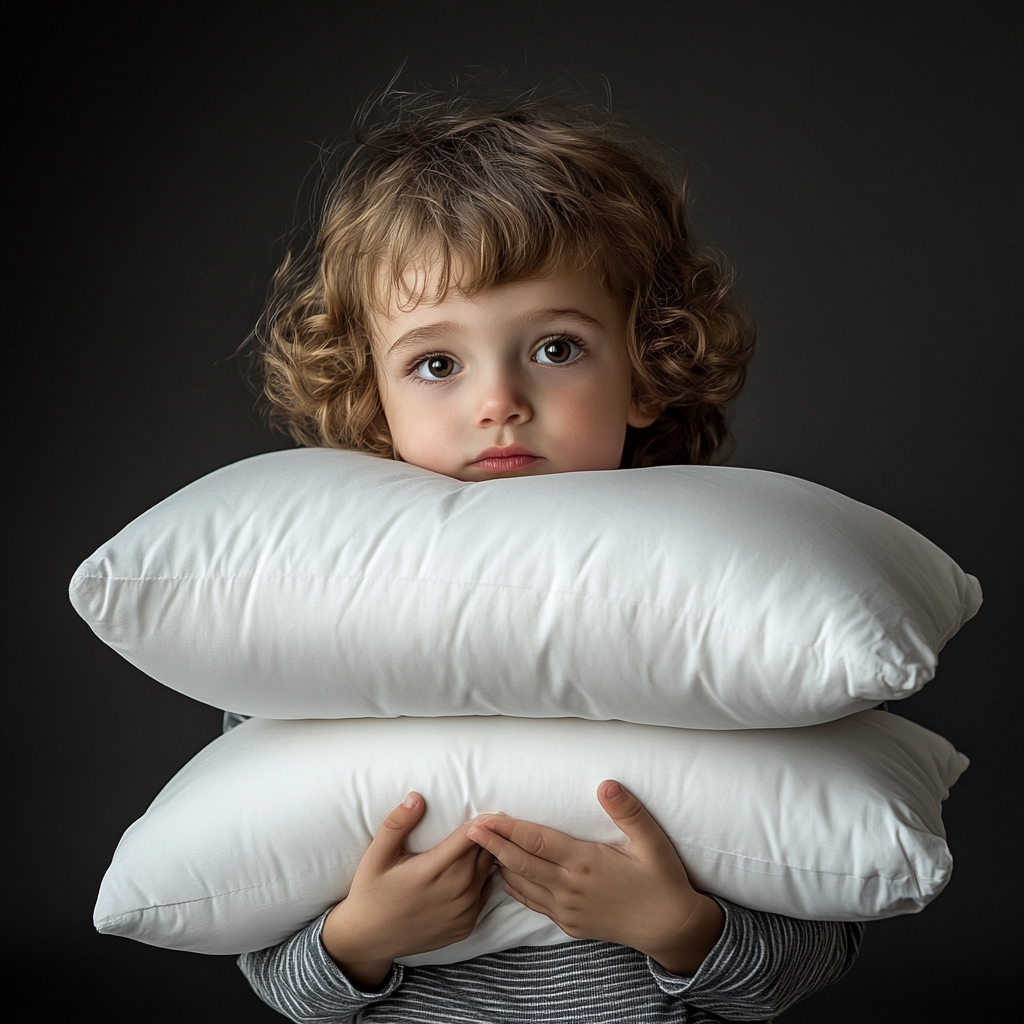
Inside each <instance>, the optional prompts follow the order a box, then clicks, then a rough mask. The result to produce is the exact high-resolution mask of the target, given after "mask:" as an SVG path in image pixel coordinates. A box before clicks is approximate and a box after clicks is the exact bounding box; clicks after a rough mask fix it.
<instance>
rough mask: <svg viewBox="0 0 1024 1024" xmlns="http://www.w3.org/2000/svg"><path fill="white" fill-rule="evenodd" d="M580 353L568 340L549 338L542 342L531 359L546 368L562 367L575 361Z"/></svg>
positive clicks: (573, 343) (577, 347)
mask: <svg viewBox="0 0 1024 1024" xmlns="http://www.w3.org/2000/svg"><path fill="white" fill-rule="evenodd" d="M580 352H582V349H581V348H580V347H579V345H577V344H576V342H574V341H573V340H572V339H570V338H551V339H549V340H548V341H546V342H544V344H543V345H542V346H541V347H540V350H539V351H538V352H537V354H536V355H535V356H534V357H533V358H534V359H536V360H537V362H538V363H544V364H546V365H548V366H564V365H565V364H566V363H571V362H572V361H573V360H574V359H576V358H577V357H578V356H579V354H580Z"/></svg>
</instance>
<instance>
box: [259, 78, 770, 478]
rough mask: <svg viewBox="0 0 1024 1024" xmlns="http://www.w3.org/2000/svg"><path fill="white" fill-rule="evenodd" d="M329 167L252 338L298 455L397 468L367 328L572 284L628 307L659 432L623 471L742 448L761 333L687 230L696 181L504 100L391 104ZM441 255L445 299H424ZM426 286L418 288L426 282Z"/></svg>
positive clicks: (633, 146)
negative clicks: (419, 308)
mask: <svg viewBox="0 0 1024 1024" xmlns="http://www.w3.org/2000/svg"><path fill="white" fill-rule="evenodd" d="M353 136H354V143H353V144H352V145H350V146H349V147H348V150H347V158H346V159H344V160H343V162H339V161H337V159H336V158H335V162H334V167H335V168H336V169H335V170H333V171H332V170H331V166H330V162H328V164H327V165H325V167H324V168H323V172H322V175H321V188H320V192H321V194H322V195H323V202H322V209H321V212H320V214H319V217H318V218H317V220H316V222H315V223H314V226H313V233H312V237H311V239H310V241H309V243H308V244H307V245H306V246H305V248H304V249H302V250H300V251H299V252H298V253H293V252H289V253H288V255H287V256H286V257H285V259H284V261H283V263H282V264H281V266H280V268H279V269H278V271H277V273H276V274H275V276H274V279H273V283H272V286H271V294H270V300H269V302H268V305H267V308H266V311H265V313H264V315H263V317H262V318H261V320H260V323H259V325H258V326H257V329H256V331H255V332H254V337H255V339H256V342H257V348H258V358H259V361H260V364H261V370H262V385H263V393H264V395H265V397H266V399H267V401H268V403H269V408H270V417H271V421H272V423H273V424H274V425H275V426H277V427H278V428H280V429H283V430H285V431H286V432H288V433H289V434H291V436H292V437H293V438H294V439H295V440H296V441H297V442H298V443H300V444H304V445H310V446H321V447H323V446H326V447H336V448H346V449H352V450H356V451H362V452H367V453H370V454H373V455H378V456H382V457H385V458H397V457H398V456H397V453H396V452H395V449H394V446H393V444H392V440H391V435H390V432H389V430H388V424H387V420H386V419H385V417H384V412H383V408H382V405H381V402H380V398H379V395H378V390H377V378H376V370H375V365H374V354H373V344H372V328H371V323H372V319H371V318H372V314H373V313H374V312H381V311H386V310H387V309H388V308H389V306H390V305H391V304H392V303H393V302H394V301H395V296H396V295H401V296H402V301H403V304H404V303H405V302H411V303H413V304H415V303H416V302H418V301H421V300H422V299H424V298H429V299H431V300H440V299H442V298H443V297H444V296H445V295H446V294H447V293H448V291H449V289H451V288H458V289H460V290H463V291H465V292H467V293H470V294H471V293H473V292H476V291H478V290H480V289H484V288H488V287H490V286H493V285H497V284H503V283H510V282H515V281H522V280H528V279H531V278H536V277H541V276H544V275H545V274H548V273H552V272H557V271H562V270H579V271H587V272H589V273H596V274H597V276H598V279H599V280H600V282H601V284H602V286H603V287H605V288H607V289H609V290H610V291H611V292H612V293H613V294H614V295H616V296H617V297H618V298H619V299H620V301H621V302H622V304H623V308H624V309H625V310H626V314H627V315H626V321H627V346H628V350H629V356H630V361H631V364H632V370H633V374H632V391H633V398H634V401H635V403H636V405H637V408H639V409H642V410H645V411H646V412H648V414H650V415H657V419H656V420H655V421H654V422H653V423H652V424H651V425H650V426H649V427H645V428H642V429H639V428H633V427H630V428H628V430H627V437H626V444H625V451H624V453H623V461H622V465H624V466H634V467H639V466H651V465H665V464H676V463H708V462H710V461H711V460H712V458H713V457H714V456H715V454H716V452H719V450H720V449H721V448H722V446H723V444H724V443H725V442H726V441H727V440H728V439H729V431H728V427H727V424H726V420H725V416H724V407H725V405H726V403H728V402H729V401H730V400H731V399H733V398H734V397H735V396H736V395H737V394H738V393H739V391H740V389H741V388H742V387H743V383H744V379H745V374H746V365H747V362H748V360H749V359H750V356H751V354H752V351H753V345H754V327H753V323H752V321H751V320H750V318H749V317H748V316H747V315H746V313H745V312H744V310H743V308H742V306H741V305H740V304H739V302H738V301H737V299H736V297H735V295H734V291H733V279H732V274H731V272H730V271H729V270H728V269H727V268H726V267H725V266H724V265H723V264H722V263H721V262H720V261H719V259H718V258H717V257H716V256H715V254H713V253H712V252H710V251H708V250H704V249H701V248H699V247H698V246H696V245H695V244H694V242H693V241H692V239H691V237H690V232H689V230H688V228H687V224H686V182H685V177H684V178H681V179H680V178H677V177H676V176H675V175H673V173H672V171H671V170H670V169H669V167H668V165H667V163H666V162H665V161H664V160H663V159H661V158H660V157H658V156H656V155H655V154H654V151H653V148H652V147H651V145H650V143H648V142H647V141H645V139H644V137H643V136H642V135H641V134H640V133H639V132H638V131H637V130H636V129H634V128H633V127H632V126H630V125H628V124H627V123H625V122H623V121H621V120H619V119H616V118H614V117H612V116H611V115H607V114H602V113H595V112H593V111H592V110H590V109H589V108H587V107H585V106H577V107H569V106H566V105H563V104H560V103H557V102H554V101H550V100H541V99H537V98H535V97H528V98H526V99H521V100H517V101H515V102H510V103H507V104H505V105H497V104H488V103H486V102H485V101H484V100H482V99H480V98H476V97H473V96H467V95H448V94H439V93H431V92H420V93H405V92H398V91H396V90H389V92H388V93H386V94H385V96H384V97H383V98H382V99H380V100H378V101H377V102H376V103H374V104H372V105H370V106H368V107H366V108H364V109H363V110H362V111H361V112H360V114H359V115H357V118H356V123H355V127H354V132H353ZM424 261H428V262H429V263H430V265H431V266H432V268H434V269H435V270H436V274H435V275H432V276H431V280H434V281H436V295H432V296H424V295H423V289H424V288H425V285H422V284H421V285H420V286H419V292H418V293H416V294H412V293H410V285H409V283H408V281H409V279H408V277H407V272H409V271H410V270H415V269H416V268H418V267H421V266H422V265H423V263H424ZM419 279H420V280H421V281H422V275H420V277H419Z"/></svg>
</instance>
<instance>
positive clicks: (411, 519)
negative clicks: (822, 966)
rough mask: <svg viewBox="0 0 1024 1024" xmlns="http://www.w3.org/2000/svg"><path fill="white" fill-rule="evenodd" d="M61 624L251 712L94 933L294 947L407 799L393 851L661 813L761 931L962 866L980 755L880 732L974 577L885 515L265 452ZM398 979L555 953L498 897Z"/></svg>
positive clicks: (236, 948) (95, 574) (530, 922)
mask: <svg viewBox="0 0 1024 1024" xmlns="http://www.w3.org/2000/svg"><path fill="white" fill-rule="evenodd" d="M71 597H72V601H73V602H74V605H75V607H76V608H77V609H78V611H79V613H80V614H81V615H82V616H83V618H85V619H86V621H87V622H88V623H89V624H90V626H91V627H92V628H93V629H94V630H95V632H96V633H97V634H98V635H99V636H100V637H101V638H102V639H103V640H104V641H106V642H107V643H108V644H110V645H111V646H112V647H113V648H114V649H115V650H117V651H118V652H119V653H120V654H122V655H123V656H124V657H126V658H127V659H128V660H129V661H131V662H132V663H133V664H135V665H137V666H138V667H139V668H140V669H142V670H143V671H144V672H146V673H148V674H149V675H151V676H153V677H154V678H156V679H158V680H159V681H160V682H162V683H165V684H167V685H168V686H171V687H173V688H174V689H176V690H179V691H181V692H182V693H185V694H188V695H189V696H191V697H195V698H196V699H198V700H201V701H205V702H206V703H209V704H212V705H214V706H216V707H219V708H226V709H228V710H231V711H235V712H239V713H241V714H245V715H250V716H254V717H253V718H252V719H251V720H250V721H248V722H245V723H244V724H243V725H240V726H238V727H237V728H235V729H233V730H232V731H231V732H229V733H228V734H226V735H225V736H222V737H220V738H218V739H216V740H215V741H214V742H213V743H211V744H210V745H209V746H208V747H207V748H206V749H204V750H203V751H201V752H200V753H199V754H198V755H197V756H196V757H195V758H193V759H192V760H191V761H190V762H189V763H188V764H187V765H186V766H185V767H184V768H183V769H182V770H181V771H180V772H179V773H178V774H177V775H176V776H175V777H174V778H173V779H171V781H170V782H169V783H168V784H167V786H166V787H165V788H164V790H163V791H162V792H161V793H160V795H159V796H158V797H157V798H156V800H155V801H154V802H153V804H152V806H151V807H150V808H149V810H148V811H147V812H146V813H145V814H144V815H143V817H142V818H140V819H139V821H137V822H136V823H135V824H134V825H132V826H131V828H129V829H128V831H127V832H126V833H125V835H124V838H123V839H122V840H121V843H120V844H119V846H118V848H117V851H116V852H115V854H114V858H113V862H112V864H111V866H110V869H109V870H108V872H107V874H106V876H105V878H104V880H103V883H102V886H101V890H100V894H99V900H98V904H97V908H96V925H97V927H98V928H99V930H100V931H102V932H108V933H114V934H119V935H126V936H130V937H132V938H135V939H138V940H140V941H143V942H148V943H152V944H155V945H160V946H168V947H173V948H178V949H188V950H195V951H199V952H206V953H240V952H245V951H248V950H253V949H260V948H263V947H265V946H268V945H272V944H274V943H276V942H279V941H281V940H282V939H284V938H285V937H287V936H288V935H290V934H292V933H294V932H295V931H297V930H298V929H300V928H301V927H302V926H304V925H305V924H306V923H308V922H309V921H311V920H313V919H315V918H316V917H317V916H318V915H319V914H320V913H322V912H323V910H324V909H326V908H327V907H328V906H330V905H331V904H333V903H334V902H336V901H337V900H338V899H339V898H341V897H343V896H344V895H345V894H346V892H347V890H348V886H349V885H350V883H351V880H352V876H353V874H354V871H355V868H356V865H357V864H358V862H359V859H360V857H361V856H362V854H363V852H364V851H365V849H366V847H367V846H368V844H369V842H370V840H371V838H372V836H373V835H374V833H375V831H376V830H377V828H378V827H379V826H380V823H381V822H382V821H383V819H384V818H385V817H386V815H387V814H388V812H389V811H390V810H391V809H392V808H393V807H394V806H395V805H396V804H397V803H398V802H399V801H400V800H401V799H402V797H403V796H404V795H405V793H406V792H408V791H409V790H411V789H415V790H417V791H419V792H421V793H422V794H423V795H424V796H425V797H426V800H427V807H428V810H427V814H426V816H425V818H424V819H423V821H422V822H421V824H420V825H419V826H418V827H417V828H416V830H415V831H414V832H413V833H412V836H411V840H410V844H409V846H410V849H412V850H413V851H414V852H415V851H420V850H424V849H428V848H429V847H431V846H432V845H434V844H435V843H436V842H438V841H439V840H440V839H442V838H443V837H444V836H445V835H447V834H448V833H449V832H451V831H452V830H453V829H454V828H456V827H457V826H458V825H459V824H461V823H462V822H464V821H467V820H468V819H469V818H471V817H473V816H474V815H476V814H479V813H482V812H484V811H505V812H506V813H508V814H511V815H513V816H515V817H519V818H525V819H528V820H530V821H536V822H540V823H541V824H545V825H549V826H551V827H553V828H557V829H560V830H561V831H564V832H567V833H569V834H570V835H573V836H575V837H577V838H580V839H593V840H605V841H612V842H614V841H622V839H623V837H622V836H621V834H620V833H618V831H617V830H616V828H615V827H614V825H613V824H612V823H611V821H610V819H608V818H607V817H606V816H605V814H604V812H603V811H602V810H601V808H600V806H599V805H598V803H597V799H596V796H595V789H596V787H597V784H598V783H599V782H600V781H601V780H602V779H605V778H616V779H618V780H619V781H621V782H622V783H623V784H624V785H626V786H627V787H628V788H629V789H630V790H631V791H632V792H633V793H635V794H636V795H637V796H638V797H639V798H640V799H641V801H643V803H644V804H645V805H646V806H647V807H648V808H649V809H650V810H651V812H652V813H653V814H654V816H655V817H656V818H657V820H658V821H659V823H660V824H661V826H662V827H663V828H664V829H665V831H666V832H667V833H668V835H669V836H670V837H671V839H672V841H673V842H674V843H675V845H676V848H677V850H678V851H679V854H680V856H681V857H682V859H683V862H684V863H685V864H686V867H687V870H688V871H689V873H690V876H691V878H692V881H693V883H694V885H695V886H696V887H697V888H699V889H703V890H705V891H708V892H711V893H715V894H718V895H721V896H723V897H725V898H727V899H730V900H734V901H735V902H737V903H741V904H743V905H745V906H749V907H752V908H754V909H758V910H767V911H774V912H777V913H782V914H787V915H790V916H793V917H800V918H807V919H826V920H872V919H877V918H882V917H888V916H892V915H895V914H902V913H912V912H914V911H917V910H920V909H921V908H922V907H923V906H925V905H926V904H927V903H928V902H929V901H930V900H931V899H932V898H933V897H934V896H935V895H937V894H938V893H939V892H940V891H941V889H942V888H943V886H944V885H945V884H946V882H947V880H948V878H949V874H950V868H951V861H950V856H949V851H948V849H947V847H946V843H945V835H944V831H943V827H942V821H941V814H940V812H941V802H942V800H943V799H945V797H946V795H947V794H948V790H949V787H950V786H951V785H952V784H953V783H954V782H955V781H956V779H957V777H958V776H959V774H960V773H961V772H962V771H963V769H964V768H965V767H966V764H967V761H966V759H965V758H964V757H963V756H962V755H961V754H958V753H957V752H956V751H955V750H954V749H953V747H952V746H951V745H950V744H949V743H948V742H946V741H945V740H944V739H942V738H941V737H940V736H937V735H935V734H934V733H931V732H929V731H928V730H926V729H923V728H921V727H920V726H917V725H914V724H913V723H911V722H909V721H907V720H906V719H904V718H901V717H899V716H897V715H894V714H889V713H887V712H885V711H880V710H870V709H872V708H874V707H875V706H877V705H878V704H880V703H881V702H884V701H890V700H899V699H902V698H905V697H908V696H910V695H911V694H913V693H914V692H916V691H917V690H918V689H920V688H921V687H922V686H923V685H924V684H925V683H926V682H927V681H928V680H929V679H930V678H931V677H932V676H933V674H934V672H935V667H936V659H937V656H938V652H939V651H940V650H941V648H942V646H943V644H944V643H945V642H946V641H947V640H948V639H949V638H950V637H951V636H952V635H953V634H954V633H955V632H956V631H957V630H958V629H959V628H960V626H961V625H962V624H963V623H964V622H965V621H966V620H967V619H968V618H970V617H971V616H972V615H974V613H975V612H976V611H977V609H978V606H979V604H980V602H981V593H980V588H979V586H978V582H977V580H975V579H974V578H973V577H971V576H968V575H965V574H964V573H963V572H962V571H961V570H960V569H959V568H958V566H957V565H956V564H955V563H954V562H953V561H952V560H951V559H950V558H949V557H948V556H947V555H945V554H944V553H943V552H942V551H940V550H939V549H938V548H936V547H935V546H934V545H933V544H931V543H930V542H929V541H927V540H926V539H925V538H923V537H921V536H920V535H919V534H917V533H915V532H914V531H913V530H911V529H910V528H909V527H907V526H905V525H903V524H902V523H899V522H897V521H896V520H894V519H892V518H891V517H889V516H887V515H885V514H884V513H882V512H878V511H876V510H874V509H872V508H869V507H867V506H864V505H861V504H859V503H857V502H855V501H853V500H851V499H849V498H846V497H843V496H842V495H839V494H836V493H835V492H833V491H829V490H827V489H825V488H823V487H820V486H818V485H815V484H812V483H808V482H806V481H803V480H798V479H795V478H792V477H786V476H781V475H778V474H773V473H767V472H761V471H757V470H749V469H729V468H718V467H715V468H712V467H700V466H673V467H661V468H655V469H642V470H619V471H614V472H604V473H571V474H559V475H554V476H541V477H530V478H523V479H513V480H494V481H490V482H487V483H482V484H466V483H461V482H459V481H457V480H453V479H450V478H448V477H444V476H438V475H436V474H434V473H429V472H427V471H425V470H421V469H417V468H415V467H412V466H409V465H406V464H404V463H400V462H393V461H387V460H381V459H375V458H371V457H369V456H365V455H359V454H354V453H351V452H340V451H332V450H325V449H306V450H297V451H288V452H278V453H275V454H270V455H262V456H258V457H256V458H253V459H248V460H245V461H243V462H240V463H236V464H235V465H231V466H228V467H226V468H225V469H222V470H219V471H218V472H215V473H212V474H210V475H209V476H207V477H204V478H203V479H201V480H199V481H197V482H196V483H194V484H192V485H190V486H189V487H186V488H184V489H183V490H181V491H179V492H178V493H177V494H174V495H172V496H171V497H170V498H168V499H167V500H166V501H164V502H162V503H161V504H159V505H157V506H156V507H155V508H153V509H151V510H150V511H149V512H147V513H145V514H144V515H143V516H141V517H139V518H138V519H137V520H135V521H134V522H133V523H131V524H129V525H128V526H127V527H126V528H125V529H124V530H122V531H121V533H119V534H118V535H117V536H116V537H114V538H113V540H111V541H110V542H109V543H107V544H105V545H104V546H103V547H101V548H100V549H99V550H98V551H97V552H96V553H95V554H94V555H93V556H92V557H91V558H90V559H88V560H87V561H86V562H85V563H83V565H82V566H81V568H80V569H79V570H78V572H77V573H76V575H75V577H74V579H73V581H72V583H71ZM495 890H496V891H495V892H494V894H493V895H492V897H491V899H490V901H489V902H488V904H487V906H486V907H485V909H484V911H483V912H482V914H481V917H480V920H479V922H478V925H477V928H476V930H475V931H474V932H473V934H472V935H471V936H470V937H469V938H468V939H466V940H464V941H462V942H459V943H456V944H454V945H452V946H448V947H446V948H444V949H440V950H435V951H433V952H431V953H426V954H421V955H419V956H413V957H406V958H403V962H405V963H410V964H423V963H447V962H452V961H456V960H463V959H467V958H469V957H473V956H477V955H480V954H483V953H487V952H492V951H496V950H499V949H504V948H509V947H511V946H516V945H521V944H532V945H543V944H549V943H556V942H564V941H567V940H568V936H566V935H565V934H564V933H563V932H561V931H560V930H559V929H558V928H557V926H555V925H554V924H553V923H552V922H551V921H549V920H548V919H547V918H546V917H543V916H541V915H539V914H535V913H533V912H532V911H529V910H527V909H526V908H525V907H522V906H521V905H520V904H518V903H516V902H515V901H513V900H512V899H511V898H510V897H508V896H507V895H505V894H504V892H502V891H501V889H500V887H497V886H496V887H495Z"/></svg>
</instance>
